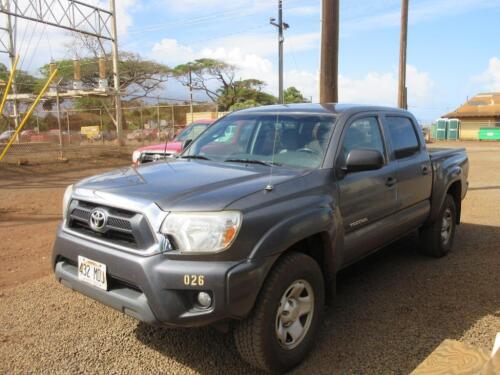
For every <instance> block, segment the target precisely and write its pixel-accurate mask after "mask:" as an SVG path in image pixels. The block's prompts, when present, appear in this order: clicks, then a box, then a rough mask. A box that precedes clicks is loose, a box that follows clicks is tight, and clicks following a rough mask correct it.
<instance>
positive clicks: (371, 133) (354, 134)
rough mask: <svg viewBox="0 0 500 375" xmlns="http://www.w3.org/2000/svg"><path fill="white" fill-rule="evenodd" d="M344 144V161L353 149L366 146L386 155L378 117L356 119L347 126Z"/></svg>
mask: <svg viewBox="0 0 500 375" xmlns="http://www.w3.org/2000/svg"><path fill="white" fill-rule="evenodd" d="M343 142H344V143H343V145H342V153H343V161H345V160H346V159H347V155H348V154H349V152H350V151H351V150H354V149H359V148H364V149H372V150H377V151H380V152H381V153H382V155H385V151H384V142H383V140H382V134H381V133H380V127H379V124H378V120H377V118H376V117H365V118H361V119H358V120H354V121H353V122H352V123H351V124H350V125H349V126H348V128H347V131H346V135H345V137H344V141H343Z"/></svg>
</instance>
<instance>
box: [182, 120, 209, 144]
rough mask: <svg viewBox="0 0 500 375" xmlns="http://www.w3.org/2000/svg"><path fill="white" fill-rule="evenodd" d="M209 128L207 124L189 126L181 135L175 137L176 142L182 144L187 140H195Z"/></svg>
mask: <svg viewBox="0 0 500 375" xmlns="http://www.w3.org/2000/svg"><path fill="white" fill-rule="evenodd" d="M207 127H208V125H207V124H192V125H189V126H188V127H187V128H186V129H184V130H183V131H182V132H180V133H179V135H178V136H177V137H175V141H177V142H182V141H185V140H186V139H195V138H196V137H197V136H199V135H200V134H201V133H203V131H204V130H205V129H206V128H207Z"/></svg>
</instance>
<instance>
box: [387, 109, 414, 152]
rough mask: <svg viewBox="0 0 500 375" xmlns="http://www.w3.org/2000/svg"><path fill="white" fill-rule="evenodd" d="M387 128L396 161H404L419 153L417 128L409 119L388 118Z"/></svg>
mask: <svg viewBox="0 0 500 375" xmlns="http://www.w3.org/2000/svg"><path fill="white" fill-rule="evenodd" d="M386 123H387V128H388V129H389V137H390V139H391V144H392V148H393V149H394V153H395V155H396V159H402V158H405V157H408V156H411V155H413V154H415V153H417V152H418V150H419V149H420V144H419V142H418V138H417V134H416V133H415V127H414V126H413V123H412V122H411V120H410V119H409V118H407V117H398V116H387V117H386Z"/></svg>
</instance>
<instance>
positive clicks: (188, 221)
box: [161, 211, 241, 253]
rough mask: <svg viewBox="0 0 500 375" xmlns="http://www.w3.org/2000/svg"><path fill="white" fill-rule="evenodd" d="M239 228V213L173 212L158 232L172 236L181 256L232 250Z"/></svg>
mask: <svg viewBox="0 0 500 375" xmlns="http://www.w3.org/2000/svg"><path fill="white" fill-rule="evenodd" d="M240 226H241V213H239V212H234V211H222V212H193V213H191V212H172V213H170V214H168V216H167V217H166V218H165V221H164V222H163V224H162V226H161V232H162V233H163V234H165V235H168V236H171V237H172V238H173V240H174V242H175V245H176V248H178V250H180V251H181V252H186V253H189V252H191V253H214V252H218V251H222V250H225V249H227V248H228V247H229V246H231V244H232V243H233V241H234V240H235V238H236V235H237V234H238V231H239V229H240Z"/></svg>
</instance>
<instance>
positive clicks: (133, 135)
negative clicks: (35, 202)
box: [0, 104, 224, 163]
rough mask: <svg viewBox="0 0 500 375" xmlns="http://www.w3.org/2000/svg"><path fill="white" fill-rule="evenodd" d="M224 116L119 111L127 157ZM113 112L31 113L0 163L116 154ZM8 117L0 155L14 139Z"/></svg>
mask: <svg viewBox="0 0 500 375" xmlns="http://www.w3.org/2000/svg"><path fill="white" fill-rule="evenodd" d="M223 114H224V113H221V112H219V111H218V108H217V105H215V104H195V105H193V110H192V112H191V107H190V105H170V104H158V105H138V106H133V107H130V106H129V107H124V108H123V141H124V143H125V147H124V149H125V150H126V151H125V152H129V151H130V152H132V151H133V150H134V149H135V148H137V147H142V146H146V145H150V144H155V143H162V142H167V141H170V140H172V139H174V138H175V136H176V135H177V134H179V132H180V131H181V130H182V129H183V128H185V127H186V125H188V124H190V123H192V122H194V121H197V120H215V119H217V118H219V117H220V116H222V115H223ZM114 118H115V112H114V109H112V110H109V109H107V108H93V109H81V110H79V109H73V108H65V107H64V106H61V109H60V111H59V112H58V111H55V110H50V111H43V110H38V111H35V112H34V114H33V115H32V117H31V118H30V119H29V121H28V122H27V123H26V125H25V126H24V128H23V129H22V131H21V132H20V133H19V135H18V136H17V138H16V139H15V140H14V143H13V144H12V146H11V148H10V149H9V150H8V152H7V154H6V156H5V157H4V159H3V160H2V162H6V163H12V162H14V163H18V162H37V161H47V160H48V161H50V160H57V159H60V158H85V157H91V156H92V155H93V153H94V152H96V150H114V149H118V141H117V133H116V127H115V125H114ZM14 132H15V125H14V121H13V119H12V118H3V119H1V120H0V152H1V151H2V150H3V149H4V147H5V146H6V144H7V142H9V140H10V139H11V138H12V137H13V136H14Z"/></svg>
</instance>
